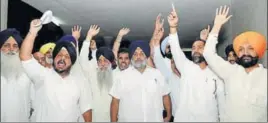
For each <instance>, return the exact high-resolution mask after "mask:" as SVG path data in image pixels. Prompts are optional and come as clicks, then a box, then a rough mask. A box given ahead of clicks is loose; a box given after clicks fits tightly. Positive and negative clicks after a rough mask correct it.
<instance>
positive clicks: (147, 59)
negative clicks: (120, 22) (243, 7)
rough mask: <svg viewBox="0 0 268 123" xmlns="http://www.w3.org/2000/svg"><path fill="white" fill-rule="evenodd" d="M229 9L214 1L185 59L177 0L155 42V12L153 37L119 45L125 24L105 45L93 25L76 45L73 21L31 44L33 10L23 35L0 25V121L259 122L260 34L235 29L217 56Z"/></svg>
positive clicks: (262, 108)
mask: <svg viewBox="0 0 268 123" xmlns="http://www.w3.org/2000/svg"><path fill="white" fill-rule="evenodd" d="M228 13H229V8H228V7H226V6H224V7H220V8H218V9H217V10H216V15H215V19H214V25H213V28H212V29H211V31H210V27H209V26H208V28H206V29H203V30H202V31H201V32H200V39H198V40H196V41H194V42H193V44H192V60H189V59H188V58H187V57H186V55H185V54H184V52H183V50H182V49H181V47H180V44H179V43H180V41H179V36H178V31H177V30H178V27H179V25H178V24H179V17H178V15H177V13H176V11H175V8H172V11H171V12H170V14H169V15H168V17H167V20H168V25H169V36H167V37H166V38H164V40H163V41H162V39H163V36H164V21H163V20H162V19H161V15H158V16H157V18H156V21H155V29H154V32H153V36H152V38H151V40H150V41H149V42H148V41H141V40H137V41H132V42H131V43H130V45H129V46H127V47H122V43H123V42H122V39H123V37H124V36H125V35H127V34H128V33H129V32H130V30H129V29H128V28H122V29H121V30H120V31H119V33H118V35H117V38H116V39H115V42H114V45H113V48H112V49H111V48H109V47H107V46H104V45H103V44H104V43H103V42H101V41H98V38H96V37H97V35H98V33H99V32H100V27H99V26H97V25H91V26H90V29H89V30H88V32H87V35H86V39H85V41H84V42H83V45H82V48H81V51H80V53H79V50H78V40H79V38H80V36H81V27H80V26H74V27H73V28H72V35H65V36H63V37H62V38H61V39H59V40H58V41H57V42H55V43H48V44H45V45H44V46H42V47H41V48H40V50H39V51H38V52H35V53H32V51H33V47H34V42H35V39H36V37H37V35H38V32H39V30H41V29H42V24H41V21H40V20H39V19H35V20H33V21H32V22H31V24H30V29H29V32H28V34H27V35H26V37H25V39H22V38H21V37H20V34H19V32H18V31H17V30H15V29H6V30H4V31H2V32H0V47H1V122H29V121H31V122H78V121H80V122H169V121H171V120H173V117H174V121H175V122H200V121H201V122H226V121H228V122H235V121H240V122H264V121H265V122H266V121H267V69H266V68H264V67H263V66H262V65H261V64H259V63H258V60H259V59H260V58H262V56H263V55H264V53H265V50H266V39H265V37H264V36H263V35H261V34H260V33H257V32H253V31H248V32H244V33H241V34H240V35H238V36H237V37H236V38H234V42H233V44H231V45H229V46H228V47H227V48H226V50H225V52H226V55H227V61H226V60H224V59H223V58H221V57H220V56H218V55H217V53H216V45H217V43H218V35H219V31H220V29H221V27H222V26H223V25H224V24H225V23H226V22H228V20H229V19H230V18H231V16H230V15H228ZM161 20H162V21H161ZM120 45H121V46H120ZM31 109H32V111H30V110H31ZM163 111H164V116H163Z"/></svg>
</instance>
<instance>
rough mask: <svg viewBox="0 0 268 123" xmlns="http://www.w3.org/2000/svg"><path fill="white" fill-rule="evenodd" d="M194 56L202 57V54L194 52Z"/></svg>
mask: <svg viewBox="0 0 268 123" xmlns="http://www.w3.org/2000/svg"><path fill="white" fill-rule="evenodd" d="M193 56H202V54H201V53H198V52H194V53H193Z"/></svg>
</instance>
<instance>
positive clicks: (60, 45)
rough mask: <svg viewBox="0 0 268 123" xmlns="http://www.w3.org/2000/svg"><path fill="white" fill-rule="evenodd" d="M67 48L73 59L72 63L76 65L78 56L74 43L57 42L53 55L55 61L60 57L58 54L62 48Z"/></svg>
mask: <svg viewBox="0 0 268 123" xmlns="http://www.w3.org/2000/svg"><path fill="white" fill-rule="evenodd" d="M63 47H64V48H66V49H67V51H68V53H69V55H70V57H71V62H72V64H74V63H75V61H76V58H77V55H76V49H75V47H74V46H73V44H72V43H70V42H64V41H63V42H57V43H56V46H55V48H54V50H53V53H52V56H53V59H55V57H56V56H57V55H58V53H59V52H60V51H61V49H62V48H63Z"/></svg>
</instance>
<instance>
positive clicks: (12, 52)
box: [7, 51, 16, 55]
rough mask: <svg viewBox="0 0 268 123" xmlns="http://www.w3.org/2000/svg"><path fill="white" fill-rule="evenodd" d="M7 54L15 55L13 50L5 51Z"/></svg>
mask: <svg viewBox="0 0 268 123" xmlns="http://www.w3.org/2000/svg"><path fill="white" fill-rule="evenodd" d="M7 55H16V52H15V51H9V52H8V53H7Z"/></svg>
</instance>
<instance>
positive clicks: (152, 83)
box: [110, 67, 170, 122]
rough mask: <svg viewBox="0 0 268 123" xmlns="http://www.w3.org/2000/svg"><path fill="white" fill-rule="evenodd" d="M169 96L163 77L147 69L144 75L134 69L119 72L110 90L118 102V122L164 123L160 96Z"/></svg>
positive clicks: (154, 70)
mask: <svg viewBox="0 0 268 123" xmlns="http://www.w3.org/2000/svg"><path fill="white" fill-rule="evenodd" d="M169 93H170V89H169V88H168V86H167V84H166V82H165V79H164V77H163V75H162V74H161V73H160V72H159V71H158V70H156V69H154V68H150V67H147V68H146V69H145V71H144V72H143V73H140V72H139V71H137V70H136V69H135V68H133V67H129V68H128V69H126V70H124V71H122V72H121V74H120V75H118V76H117V78H115V82H114V85H113V87H112V89H111V91H110V95H112V96H113V97H115V98H117V99H120V104H119V113H118V122H163V116H162V112H163V110H164V107H163V96H165V95H168V94H169Z"/></svg>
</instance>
